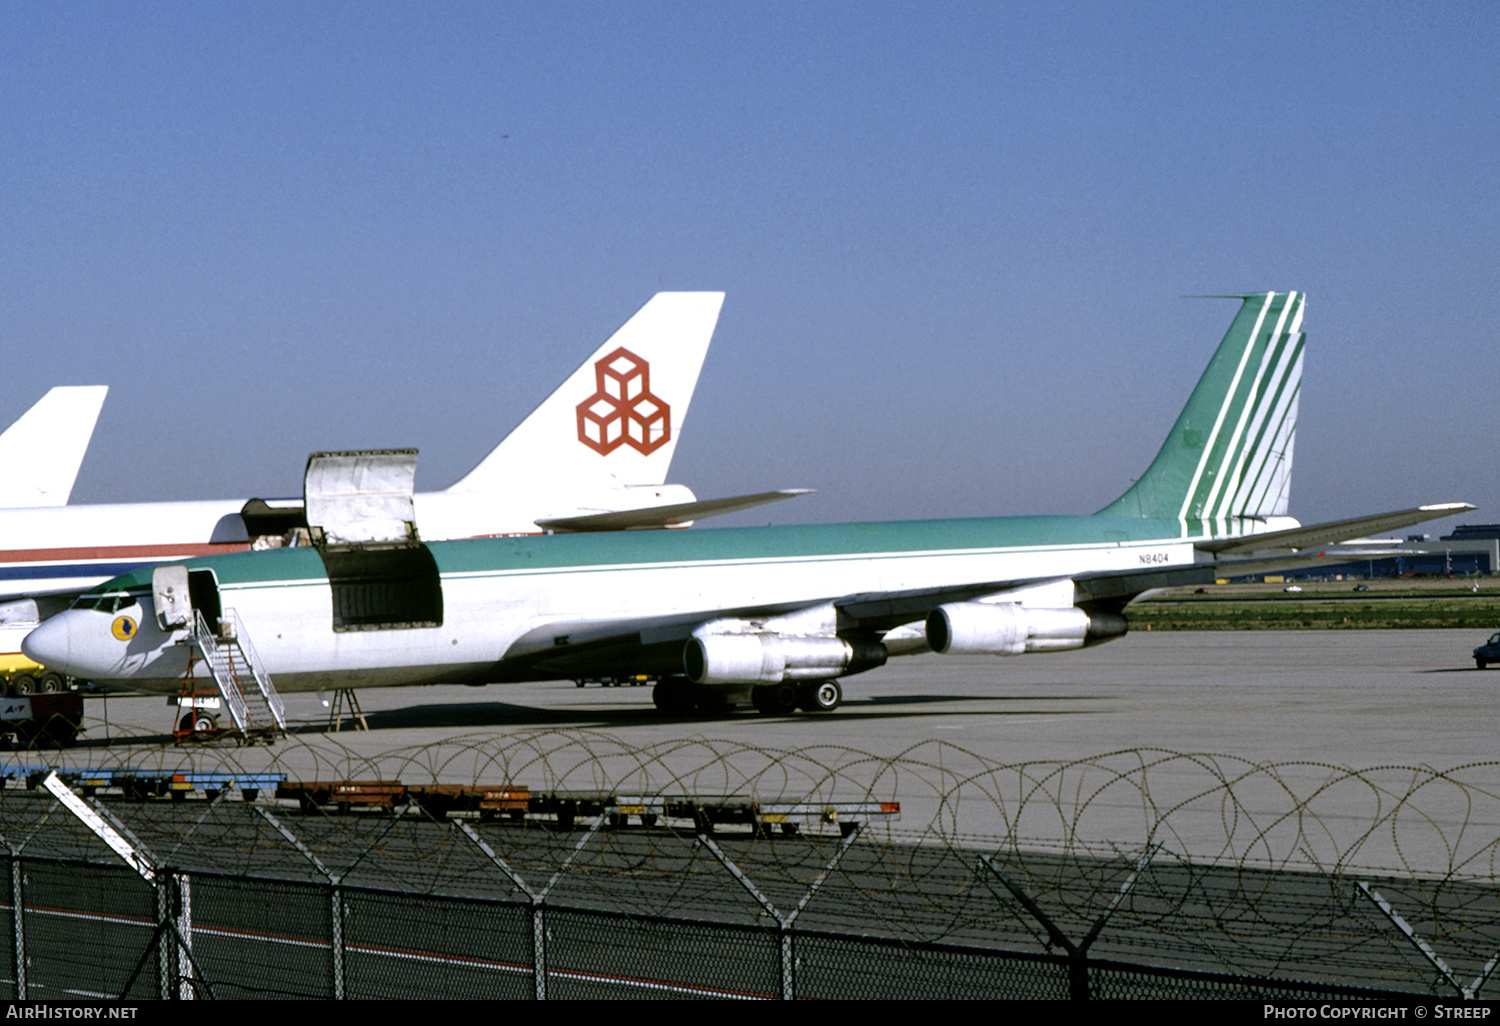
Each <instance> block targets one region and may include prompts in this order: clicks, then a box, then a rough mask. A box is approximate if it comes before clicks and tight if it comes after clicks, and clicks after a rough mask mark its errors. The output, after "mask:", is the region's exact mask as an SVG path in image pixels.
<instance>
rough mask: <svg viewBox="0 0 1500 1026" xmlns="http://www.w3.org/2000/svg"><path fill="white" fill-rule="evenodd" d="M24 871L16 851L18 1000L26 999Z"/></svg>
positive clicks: (14, 906) (14, 897)
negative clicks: (22, 887) (22, 886)
mask: <svg viewBox="0 0 1500 1026" xmlns="http://www.w3.org/2000/svg"><path fill="white" fill-rule="evenodd" d="M23 875H24V874H23V873H22V872H21V858H20V856H19V855H18V854H16V853H15V852H11V855H10V907H11V909H12V913H13V915H14V916H15V937H14V940H15V946H14V947H13V948H12V951H11V954H12V956H13V957H14V958H15V964H16V976H15V979H16V1000H17V1001H25V1000H26V916H25V908H26V902H25V900H24V895H23V894H22V890H21V883H22V877H23Z"/></svg>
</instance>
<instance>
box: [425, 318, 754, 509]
mask: <svg viewBox="0 0 1500 1026" xmlns="http://www.w3.org/2000/svg"><path fill="white" fill-rule="evenodd" d="M723 303H724V293H722V292H658V293H657V294H656V295H655V296H653V297H652V298H651V300H650V302H648V303H647V304H646V305H645V306H643V307H641V309H640V310H639V311H638V312H637V313H636V315H635V316H634V317H632V318H630V320H628V321H626V322H625V325H624V327H622V328H620V330H619V331H617V332H615V333H614V335H612V336H611V337H610V339H609V341H608V342H605V343H604V344H603V345H602V346H600V347H599V348H598V349H597V350H595V351H594V354H593V355H592V356H590V357H589V358H588V360H587V361H585V362H584V364H583V366H581V367H579V368H578V370H576V371H574V372H573V374H572V376H571V377H569V378H568V380H567V381H564V382H563V384H562V387H561V388H559V389H558V390H557V391H555V392H553V393H552V394H551V395H550V396H548V397H547V401H546V402H544V403H542V405H540V406H538V407H537V408H536V409H535V410H534V411H533V412H532V414H531V416H529V417H527V418H526V419H525V420H524V421H522V422H521V424H520V426H519V427H517V428H516V429H515V430H514V431H512V432H511V433H510V434H509V435H508V436H507V437H506V438H505V440H504V441H503V442H501V443H500V444H499V445H498V446H496V447H495V449H494V451H492V452H491V453H490V454H489V455H488V456H486V457H485V458H484V459H483V461H481V462H480V464H479V466H477V467H475V468H474V469H473V470H471V471H469V473H468V474H466V475H464V477H463V478H462V479H461V480H459V481H458V482H457V483H456V484H454V485H453V486H452V487H450V488H449V489H448V491H450V492H496V493H501V494H504V493H506V492H508V491H510V490H511V489H513V488H514V487H515V486H516V484H517V483H518V482H540V481H567V482H569V483H570V484H571V485H573V486H574V487H576V488H578V489H579V490H580V491H583V490H585V489H587V488H589V487H595V488H597V487H610V488H618V487H620V486H632V485H659V484H662V483H663V482H665V481H666V479H667V469H668V467H669V466H670V465H671V463H672V453H673V451H674V450H675V449H676V448H677V437H678V434H679V432H680V431H681V430H682V423H683V420H684V419H685V418H686V416H687V410H688V403H689V402H690V401H691V400H692V398H693V389H694V388H695V387H696V386H697V384H698V372H699V370H701V369H702V367H703V358H704V356H705V355H707V353H708V343H709V340H710V339H711V338H712V337H713V333H714V325H715V324H717V323H718V320H719V308H720V307H721V306H722V305H723Z"/></svg>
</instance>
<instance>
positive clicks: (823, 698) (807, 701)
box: [797, 680, 844, 713]
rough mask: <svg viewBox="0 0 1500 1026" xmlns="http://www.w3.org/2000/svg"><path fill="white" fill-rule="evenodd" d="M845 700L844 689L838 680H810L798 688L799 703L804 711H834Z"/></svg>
mask: <svg viewBox="0 0 1500 1026" xmlns="http://www.w3.org/2000/svg"><path fill="white" fill-rule="evenodd" d="M843 702H844V689H843V688H842V687H840V686H839V682H838V681H836V680H814V681H808V682H807V683H806V684H803V685H802V686H801V687H800V688H798V689H797V705H798V706H799V707H800V708H801V709H802V711H803V712H810V713H825V712H833V711H834V710H835V709H837V708H838V707H839V706H840V705H842V704H843Z"/></svg>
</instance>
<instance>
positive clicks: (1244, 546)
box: [1197, 502, 1476, 573]
mask: <svg viewBox="0 0 1500 1026" xmlns="http://www.w3.org/2000/svg"><path fill="white" fill-rule="evenodd" d="M1475 508H1476V507H1474V506H1472V505H1470V504H1469V503H1467V502H1444V503H1438V504H1435V505H1432V506H1417V507H1416V508H1415V509H1401V510H1395V511H1394V512H1391V513H1376V514H1373V515H1371V516H1366V517H1355V518H1353V519H1351V520H1334V521H1330V522H1329V523H1326V524H1313V525H1311V526H1309V527H1294V528H1292V529H1291V530H1287V531H1267V532H1265V533H1264V534H1248V535H1241V536H1239V537H1236V538H1224V539H1222V540H1219V541H1209V542H1200V543H1199V544H1198V545H1197V548H1198V551H1200V552H1208V553H1212V554H1213V555H1215V556H1258V557H1269V556H1276V555H1279V554H1287V555H1295V554H1298V553H1303V552H1306V551H1307V550H1308V549H1312V548H1317V547H1319V546H1321V545H1329V544H1332V543H1335V542H1342V541H1349V540H1351V539H1354V538H1366V537H1368V536H1370V535H1371V534H1376V533H1379V532H1381V531H1395V530H1398V529H1400V528H1402V527H1410V526H1411V525H1413V524H1420V523H1423V522H1424V521H1427V520H1437V519H1438V518H1439V517H1449V516H1453V515H1455V514H1458V513H1467V512H1469V511H1471V510H1473V509H1475ZM1251 572H1253V571H1246V573H1251Z"/></svg>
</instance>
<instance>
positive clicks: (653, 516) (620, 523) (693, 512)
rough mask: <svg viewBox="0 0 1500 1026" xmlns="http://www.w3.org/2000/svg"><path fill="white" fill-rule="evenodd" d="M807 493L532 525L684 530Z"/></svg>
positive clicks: (782, 493) (801, 490) (760, 494)
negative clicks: (707, 520) (675, 528)
mask: <svg viewBox="0 0 1500 1026" xmlns="http://www.w3.org/2000/svg"><path fill="white" fill-rule="evenodd" d="M811 492H812V489H811V488H781V489H778V490H777V491H774V492H758V493H756V494H755V495H736V496H733V497H731V498H728V499H709V500H708V501H706V502H679V503H674V504H672V505H670V506H651V507H648V508H646V509H626V510H616V511H612V512H608V513H589V514H585V515H583V516H576V517H550V518H544V519H541V520H538V521H537V522H536V525H537V526H538V527H540V528H543V529H544V530H548V531H650V530H657V529H660V528H664V527H686V526H687V525H688V524H691V523H692V522H693V521H695V520H702V519H703V518H704V517H716V516H720V515H721V514H724V513H737V512H739V511H740V510H742V509H750V508H752V507H754V506H763V505H765V504H766V503H768V502H781V501H782V500H784V499H793V498H796V497H797V496H799V495H807V494H810V493H811Z"/></svg>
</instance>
